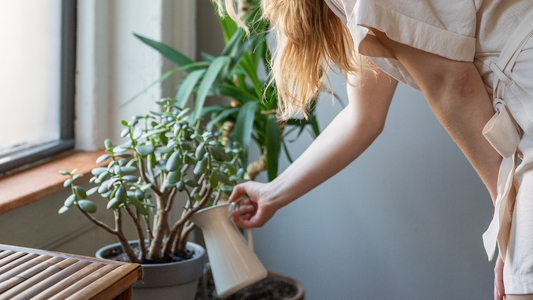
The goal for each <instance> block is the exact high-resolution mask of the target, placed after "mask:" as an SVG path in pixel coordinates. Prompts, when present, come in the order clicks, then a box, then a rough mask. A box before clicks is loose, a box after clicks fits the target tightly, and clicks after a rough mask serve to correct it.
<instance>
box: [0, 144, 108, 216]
mask: <svg viewBox="0 0 533 300" xmlns="http://www.w3.org/2000/svg"><path fill="white" fill-rule="evenodd" d="M103 153H104V152H103V151H102V150H99V151H91V152H81V151H80V152H69V153H67V154H64V155H61V156H59V157H57V158H55V159H53V160H52V161H49V162H47V163H44V164H42V165H39V166H35V167H31V168H29V169H26V170H22V171H19V172H16V173H14V174H11V175H7V176H5V177H0V215H1V214H5V213H7V212H10V211H12V210H15V209H17V208H20V207H22V206H25V205H28V204H31V203H34V202H37V201H39V200H40V199H42V198H44V197H47V196H50V195H53V194H55V193H57V192H59V191H61V190H63V189H64V187H63V182H64V181H65V180H66V179H67V177H66V176H64V175H61V174H59V170H66V171H69V172H70V171H72V170H73V169H75V168H78V171H77V172H76V174H83V175H84V176H83V177H81V178H79V179H77V180H76V183H81V182H85V181H88V180H89V178H90V176H87V175H88V174H90V172H91V170H92V169H93V168H95V167H97V166H98V165H97V164H96V163H95V161H96V159H97V158H98V157H99V156H100V155H102V154H103Z"/></svg>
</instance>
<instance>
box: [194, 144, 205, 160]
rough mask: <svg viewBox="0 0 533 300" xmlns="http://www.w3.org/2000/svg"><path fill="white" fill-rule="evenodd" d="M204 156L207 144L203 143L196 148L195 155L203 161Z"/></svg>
mask: <svg viewBox="0 0 533 300" xmlns="http://www.w3.org/2000/svg"><path fill="white" fill-rule="evenodd" d="M204 154H205V144H204V143H201V144H200V145H198V147H197V148H196V151H195V153H194V155H195V157H196V159H202V158H203V157H204Z"/></svg>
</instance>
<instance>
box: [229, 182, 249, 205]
mask: <svg viewBox="0 0 533 300" xmlns="http://www.w3.org/2000/svg"><path fill="white" fill-rule="evenodd" d="M245 194H246V183H241V184H238V185H236V186H235V187H234V188H233V192H232V193H231V195H230V196H229V199H228V200H229V201H230V202H234V201H236V200H237V199H239V198H240V197H241V196H242V195H245Z"/></svg>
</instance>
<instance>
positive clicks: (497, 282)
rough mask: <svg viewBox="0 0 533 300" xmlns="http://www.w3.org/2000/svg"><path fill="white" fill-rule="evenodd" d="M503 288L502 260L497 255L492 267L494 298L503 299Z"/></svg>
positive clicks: (495, 299) (496, 299)
mask: <svg viewBox="0 0 533 300" xmlns="http://www.w3.org/2000/svg"><path fill="white" fill-rule="evenodd" d="M504 296H505V288H504V287H503V260H502V258H501V257H500V256H499V255H498V259H497V260H496V266H495V267H494V300H503V297H504Z"/></svg>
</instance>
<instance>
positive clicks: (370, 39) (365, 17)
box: [337, 0, 479, 89]
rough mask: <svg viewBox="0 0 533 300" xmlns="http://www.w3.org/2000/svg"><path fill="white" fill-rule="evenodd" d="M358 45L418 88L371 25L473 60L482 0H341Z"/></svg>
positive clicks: (444, 54)
mask: <svg viewBox="0 0 533 300" xmlns="http://www.w3.org/2000/svg"><path fill="white" fill-rule="evenodd" d="M337 1H339V2H340V1H342V5H343V9H344V15H345V16H346V17H345V19H344V20H343V21H344V22H345V24H346V27H347V28H348V30H349V31H350V33H351V35H352V38H353V40H354V43H355V48H356V50H357V51H358V52H359V53H360V54H361V55H364V56H368V57H369V59H370V60H371V61H372V62H374V64H376V65H377V66H378V67H379V68H380V69H382V70H383V71H385V72H386V73H388V74H389V75H391V76H392V77H394V78H396V79H398V80H400V81H402V82H404V83H406V84H408V85H410V86H412V87H414V88H417V89H419V88H418V86H417V85H416V82H415V81H414V79H413V78H412V77H411V76H410V75H409V73H408V72H407V70H405V68H404V67H403V66H402V65H401V64H400V63H399V62H398V61H397V60H395V59H393V58H392V56H391V54H390V53H389V52H388V50H387V49H386V48H385V47H384V46H383V44H382V43H381V42H380V41H379V39H378V38H377V37H376V36H374V35H373V33H372V31H371V30H370V29H369V28H375V29H377V30H379V31H381V32H384V33H385V34H386V35H387V36H388V37H389V38H390V39H392V40H394V41H396V42H399V43H402V44H406V45H409V46H411V47H414V48H417V49H420V50H423V51H426V52H429V53H433V54H436V55H439V56H442V57H445V58H448V59H451V60H457V61H473V60H474V55H475V52H476V39H475V34H476V12H477V6H476V3H477V2H479V1H466V0H447V1H443V0H337Z"/></svg>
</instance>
